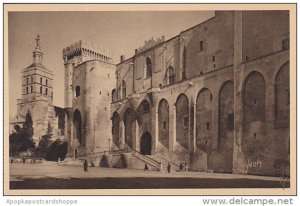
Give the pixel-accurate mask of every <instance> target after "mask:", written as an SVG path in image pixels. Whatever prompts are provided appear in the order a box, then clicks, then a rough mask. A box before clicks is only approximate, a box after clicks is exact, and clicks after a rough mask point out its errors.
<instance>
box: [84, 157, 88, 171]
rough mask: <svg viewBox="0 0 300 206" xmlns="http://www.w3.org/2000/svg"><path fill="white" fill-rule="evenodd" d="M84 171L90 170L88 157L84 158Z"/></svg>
mask: <svg viewBox="0 0 300 206" xmlns="http://www.w3.org/2000/svg"><path fill="white" fill-rule="evenodd" d="M83 171H84V172H88V162H87V160H86V159H85V160H84V163H83Z"/></svg>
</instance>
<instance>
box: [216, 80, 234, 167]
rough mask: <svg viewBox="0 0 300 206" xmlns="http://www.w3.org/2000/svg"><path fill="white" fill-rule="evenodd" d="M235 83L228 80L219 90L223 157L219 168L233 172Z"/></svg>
mask: <svg viewBox="0 0 300 206" xmlns="http://www.w3.org/2000/svg"><path fill="white" fill-rule="evenodd" d="M233 96H234V84H233V82H232V81H226V82H225V83H224V84H223V85H222V87H221V89H220V91H219V115H218V117H219V119H218V121H219V125H218V126H219V129H218V130H219V131H218V152H219V153H220V155H221V157H222V161H221V163H220V164H219V165H218V170H219V171H222V172H232V167H233V130H234V98H233Z"/></svg>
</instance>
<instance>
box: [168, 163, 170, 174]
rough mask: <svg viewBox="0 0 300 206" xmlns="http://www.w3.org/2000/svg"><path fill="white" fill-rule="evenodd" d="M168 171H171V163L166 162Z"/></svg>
mask: <svg viewBox="0 0 300 206" xmlns="http://www.w3.org/2000/svg"><path fill="white" fill-rule="evenodd" d="M170 172H171V164H170V163H168V173H170Z"/></svg>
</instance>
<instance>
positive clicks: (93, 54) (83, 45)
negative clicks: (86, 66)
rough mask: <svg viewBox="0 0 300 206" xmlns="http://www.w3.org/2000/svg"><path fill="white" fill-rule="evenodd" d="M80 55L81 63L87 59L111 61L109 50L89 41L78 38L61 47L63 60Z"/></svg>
mask: <svg viewBox="0 0 300 206" xmlns="http://www.w3.org/2000/svg"><path fill="white" fill-rule="evenodd" d="M76 57H80V62H77V63H81V62H84V61H88V60H100V61H103V62H108V63H112V54H111V51H109V50H107V49H104V48H102V47H98V46H95V45H93V44H92V43H91V42H89V41H83V40H79V41H77V42H75V43H73V44H71V45H70V46H68V47H66V48H64V49H63V59H64V61H65V62H67V61H69V60H71V59H74V58H76Z"/></svg>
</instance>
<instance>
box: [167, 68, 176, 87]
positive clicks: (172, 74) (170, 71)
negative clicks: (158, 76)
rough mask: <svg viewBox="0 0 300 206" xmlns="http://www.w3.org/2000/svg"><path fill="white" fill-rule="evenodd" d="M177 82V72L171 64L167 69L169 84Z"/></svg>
mask: <svg viewBox="0 0 300 206" xmlns="http://www.w3.org/2000/svg"><path fill="white" fill-rule="evenodd" d="M174 83H175V72H174V69H173V67H171V66H169V67H168V69H167V84H174Z"/></svg>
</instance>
